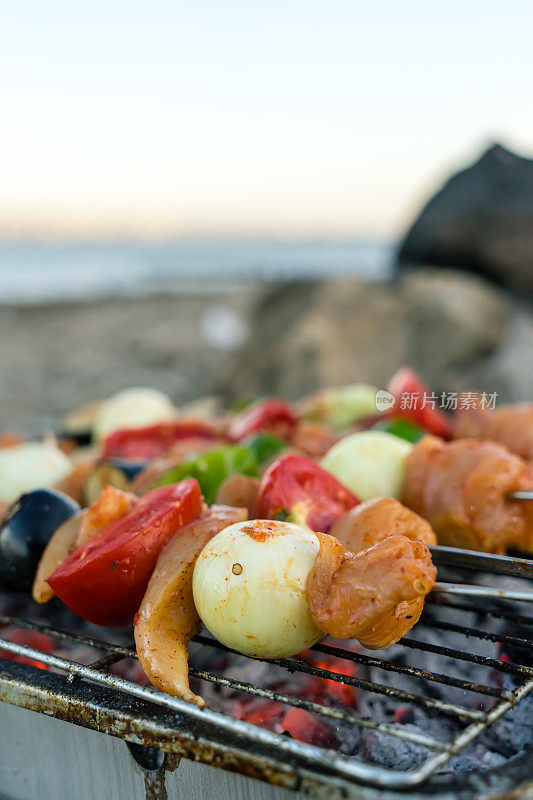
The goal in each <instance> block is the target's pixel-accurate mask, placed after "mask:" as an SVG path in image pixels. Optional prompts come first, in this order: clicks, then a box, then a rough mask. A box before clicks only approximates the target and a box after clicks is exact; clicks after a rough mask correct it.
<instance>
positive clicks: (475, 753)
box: [438, 744, 506, 774]
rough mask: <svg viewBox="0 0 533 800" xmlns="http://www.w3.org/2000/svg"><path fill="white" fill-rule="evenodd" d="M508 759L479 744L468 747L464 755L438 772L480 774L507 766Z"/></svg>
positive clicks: (455, 757) (460, 755)
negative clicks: (486, 770) (503, 765)
mask: <svg viewBox="0 0 533 800" xmlns="http://www.w3.org/2000/svg"><path fill="white" fill-rule="evenodd" d="M505 761H506V759H505V758H504V756H502V755H500V754H499V753H495V752H493V751H492V750H487V748H486V747H483V745H481V744H478V745H475V746H472V747H468V748H467V749H466V750H464V751H463V752H462V753H459V754H458V755H456V756H454V757H453V758H451V759H450V761H448V762H447V763H446V764H444V766H443V767H441V768H440V769H439V770H438V772H440V773H443V774H444V773H449V772H463V773H464V772H478V771H479V770H483V769H493V768H494V767H499V766H501V765H502V764H505Z"/></svg>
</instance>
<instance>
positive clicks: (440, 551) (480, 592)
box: [429, 545, 533, 603]
mask: <svg viewBox="0 0 533 800" xmlns="http://www.w3.org/2000/svg"><path fill="white" fill-rule="evenodd" d="M429 550H430V552H431V557H432V559H433V562H434V563H435V564H437V565H439V564H440V565H446V566H452V567H461V568H463V569H472V570H476V571H480V572H491V573H494V574H496V575H510V576H511V577H513V578H529V579H530V580H533V561H532V560H530V559H527V558H515V557H513V556H499V555H494V554H493V553H478V552H477V551H475V550H463V549H461V548H459V547H444V546H443V545H431V546H430V547H429ZM433 591H436V592H445V593H446V594H458V595H464V596H467V597H491V598H494V599H496V600H521V601H525V602H529V603H533V592H532V591H524V590H516V589H498V588H496V587H492V586H479V585H472V584H468V583H446V582H442V581H440V582H439V581H438V582H437V583H436V584H435V586H434V587H433Z"/></svg>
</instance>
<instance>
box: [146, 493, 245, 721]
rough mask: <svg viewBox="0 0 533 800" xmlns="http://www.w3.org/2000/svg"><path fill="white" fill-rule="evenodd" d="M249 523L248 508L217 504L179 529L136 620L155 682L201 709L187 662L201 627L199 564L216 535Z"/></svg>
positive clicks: (150, 677)
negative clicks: (196, 593)
mask: <svg viewBox="0 0 533 800" xmlns="http://www.w3.org/2000/svg"><path fill="white" fill-rule="evenodd" d="M246 519H247V512H246V510H245V509H242V508H230V507H229V506H212V507H211V508H210V509H207V510H206V511H205V512H204V513H203V515H202V516H201V517H200V519H198V520H196V522H193V523H191V524H190V525H187V526H186V527H185V528H182V529H181V530H180V531H178V532H177V534H176V535H175V536H174V538H173V539H172V540H171V541H170V542H169V543H168V545H167V546H166V547H165V549H164V550H163V552H162V553H161V555H160V556H159V559H158V561H157V564H156V568H155V570H154V573H153V575H152V577H151V578H150V583H149V584H148V588H147V590H146V594H145V595H144V598H143V601H142V603H141V607H140V609H139V612H138V614H137V616H136V618H135V645H136V648H137V655H138V656H139V661H140V662H141V666H142V668H143V669H144V671H145V673H146V675H147V676H148V678H149V680H150V682H151V683H152V684H153V685H154V686H155V687H156V688H158V689H161V691H163V692H167V694H172V695H175V696H176V697H181V698H183V699H184V700H188V701H189V702H191V703H196V705H199V706H203V705H204V701H203V700H202V698H201V697H199V696H198V695H196V694H194V692H192V691H191V689H190V688H189V665H188V660H187V645H188V643H189V639H190V638H191V637H192V636H194V634H195V633H197V632H198V630H199V627H200V625H199V623H200V618H199V616H198V614H197V612H196V608H195V606H194V601H193V596H192V575H193V571H194V565H195V564H196V559H197V558H198V555H199V554H200V552H201V550H202V549H203V548H204V547H205V545H206V544H207V543H208V541H209V540H210V539H212V538H213V536H215V534H217V533H218V532H219V531H221V530H223V528H226V527H227V526H228V525H233V523H235V522H244V520H246Z"/></svg>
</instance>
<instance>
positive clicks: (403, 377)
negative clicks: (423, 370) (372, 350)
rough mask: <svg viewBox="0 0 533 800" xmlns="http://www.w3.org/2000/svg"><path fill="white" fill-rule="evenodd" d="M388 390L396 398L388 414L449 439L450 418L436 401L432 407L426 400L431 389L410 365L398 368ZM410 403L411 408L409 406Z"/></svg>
mask: <svg viewBox="0 0 533 800" xmlns="http://www.w3.org/2000/svg"><path fill="white" fill-rule="evenodd" d="M388 390H389V392H390V393H391V394H393V395H394V397H395V399H396V402H395V404H394V405H393V406H392V408H391V409H390V411H389V414H390V415H392V416H394V417H404V418H405V419H410V420H412V422H416V424H417V425H420V426H421V427H422V428H424V430H426V431H427V432H428V433H432V434H433V435H434V436H441V437H442V438H443V439H451V436H452V430H453V428H452V421H451V419H450V418H449V417H448V415H447V414H445V413H444V412H443V411H441V410H440V408H439V407H438V406H437V404H436V403H435V408H433V407H432V404H431V401H430V402H429V403H428V402H427V398H430V397H431V389H430V388H429V386H428V385H427V384H426V383H424V381H423V380H422V378H420V377H419V376H418V375H417V374H416V372H415V371H414V370H412V369H411V368H410V367H402V369H399V370H398V372H396V373H395V374H394V375H393V377H392V378H391V380H390V382H389V386H388ZM402 395H403V401H402ZM411 398H412V399H411ZM410 404H412V406H413V407H412V408H410V407H409V405H410ZM402 406H403V408H402Z"/></svg>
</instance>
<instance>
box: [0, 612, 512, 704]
mask: <svg viewBox="0 0 533 800" xmlns="http://www.w3.org/2000/svg"><path fill="white" fill-rule="evenodd" d="M0 622H5V623H6V624H10V625H18V626H19V627H21V628H24V629H26V630H31V631H37V632H38V633H44V634H46V635H48V636H50V637H54V638H57V639H62V640H64V641H70V642H74V643H77V644H85V645H87V646H88V647H92V648H94V649H97V650H101V651H106V652H107V653H113V654H116V655H122V656H123V657H124V658H135V659H136V658H137V654H136V652H135V648H134V647H133V645H132V646H131V647H123V646H121V645H116V644H111V643H110V642H104V641H101V640H99V639H94V638H92V637H89V636H83V635H79V634H74V633H69V632H68V631H64V630H61V629H59V628H53V627H50V626H48V625H42V624H40V623H37V622H30V621H27V620H23V619H18V618H17V617H11V616H5V615H4V616H0ZM195 641H198V642H199V643H201V644H206V645H209V646H210V647H214V648H218V649H219V650H224V651H225V652H233V651H232V650H230V649H229V648H226V647H224V645H222V644H221V643H220V642H217V641H216V639H213V638H210V637H207V636H203V635H202V634H200V635H198V636H196V637H195ZM404 642H405V638H404V639H402V643H404ZM311 649H312V650H316V651H317V652H321V653H324V654H327V655H333V656H337V657H339V658H346V659H348V660H350V661H355V662H359V663H361V664H364V665H366V666H374V667H378V668H380V669H384V670H387V671H390V672H398V673H400V674H405V675H410V676H412V677H417V678H423V679H424V680H431V681H434V682H438V683H443V684H447V685H449V686H455V687H456V688H459V689H464V690H465V691H472V692H477V693H479V694H485V695H489V696H493V697H506V695H507V693H506V692H505V691H504V690H503V689H499V688H496V687H494V688H493V687H490V686H486V685H484V684H477V683H472V682H470V681H464V680H461V679H460V678H452V677H449V676H446V675H442V674H440V673H432V672H426V671H425V670H419V669H417V668H416V667H408V666H405V665H401V664H396V663H395V662H391V661H385V660H384V659H378V658H375V657H372V656H367V655H363V654H360V653H353V652H352V651H350V650H343V649H342V648H337V647H331V646H329V645H324V644H317V645H314V647H313V648H311ZM285 661H287V664H279V666H282V667H286V668H289V669H290V670H291V671H294V670H296V671H304V669H302V668H299V663H300V662H295V661H289V659H285ZM271 663H277V662H271ZM497 663H499V662H497ZM315 669H317V670H319V668H315ZM321 673H323V670H322V671H320V673H319V675H318V677H325V678H328V677H329V676H328V675H323V674H321ZM330 674H331V678H330V679H331V680H335V681H337V682H340V683H347V682H348V677H349V676H342V675H339V674H338V673H330ZM366 683H367V684H368V691H377V690H379V689H384V688H389V687H382V686H380V685H379V684H374V683H371V682H368V681H367V682H366ZM365 688H366V687H365ZM397 691H400V690H397ZM387 693H388V692H387ZM414 697H418V696H417V695H412V697H411V698H406V697H404V696H403V695H402V696H401V697H399V698H397V699H400V700H402V701H405V700H407V701H410V702H415V701H414V700H413V699H412V698H414ZM421 699H422V701H423V703H427V702H431V701H429V699H428V698H424V697H423V698H421ZM433 702H436V703H438V702H439V701H433ZM437 707H438V708H439V709H440V705H439V706H437ZM465 710H466V712H467V715H468V712H469V711H470V710H469V709H463V707H462V706H457V712H458V711H460V712H461V716H463V712H464V711H465ZM450 713H456V712H450Z"/></svg>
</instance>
